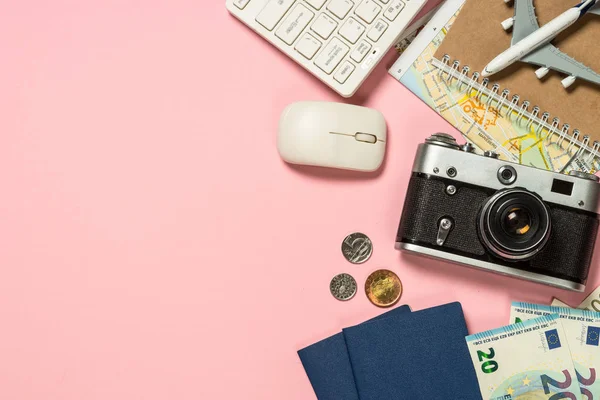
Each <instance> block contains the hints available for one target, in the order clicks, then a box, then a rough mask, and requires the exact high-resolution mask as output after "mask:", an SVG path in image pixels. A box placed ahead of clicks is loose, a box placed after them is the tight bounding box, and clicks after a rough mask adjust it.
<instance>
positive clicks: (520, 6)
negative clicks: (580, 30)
mask: <svg viewBox="0 0 600 400" xmlns="http://www.w3.org/2000/svg"><path fill="white" fill-rule="evenodd" d="M514 1H515V15H514V17H512V18H509V19H507V20H505V21H502V27H503V28H504V30H509V29H510V28H513V36H512V41H511V47H509V48H508V49H507V50H506V51H504V52H503V53H501V54H500V55H499V56H498V57H496V58H494V59H493V60H492V61H491V62H490V63H489V64H488V65H487V66H486V67H485V68H484V69H483V72H482V74H481V75H482V76H484V77H487V76H490V75H493V74H495V73H497V72H499V71H502V70H503V69H504V68H506V67H508V66H509V65H511V64H513V63H515V62H516V61H522V62H526V63H529V64H534V65H539V66H540V68H539V69H537V70H536V71H535V75H536V76H537V77H538V79H542V78H543V77H544V76H546V74H547V73H548V71H549V70H551V69H552V70H555V71H558V72H561V73H563V74H567V75H568V76H567V77H566V78H565V79H563V80H562V85H563V87H564V88H565V89H566V88H568V87H569V86H571V85H572V84H573V83H574V82H575V80H576V79H577V78H579V79H584V80H586V81H589V82H592V83H595V84H597V85H598V84H600V74H598V73H597V72H594V71H593V70H592V69H591V68H589V67H587V66H585V65H583V64H582V63H580V62H579V61H577V60H575V59H573V58H571V57H569V56H568V55H566V54H565V53H563V52H562V51H560V50H558V49H557V48H556V47H554V46H553V45H552V44H551V43H550V41H551V40H552V39H554V38H555V37H556V36H557V35H558V34H559V33H561V32H562V31H564V30H565V29H567V28H568V27H569V26H571V25H573V24H574V23H575V22H576V21H577V20H579V19H580V18H581V17H583V16H584V15H585V14H586V13H592V14H598V15H600V7H596V5H597V4H599V3H598V1H600V0H586V1H583V2H581V3H579V4H577V5H576V6H575V7H573V8H570V9H568V10H567V11H565V12H564V13H562V14H561V15H559V16H558V17H556V18H554V19H553V20H552V21H550V22H548V23H547V24H546V25H544V26H542V27H541V28H540V26H539V25H538V22H537V18H536V16H535V9H534V7H533V0H514ZM504 2H505V3H508V2H510V0H504Z"/></svg>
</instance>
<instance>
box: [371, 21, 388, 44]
mask: <svg viewBox="0 0 600 400" xmlns="http://www.w3.org/2000/svg"><path fill="white" fill-rule="evenodd" d="M387 28H388V24H386V23H385V22H383V20H382V19H378V20H377V22H376V23H375V25H373V27H372V28H371V30H369V33H367V37H368V38H369V39H371V40H372V41H374V42H376V41H378V40H379V38H381V36H382V35H383V33H384V32H385V30H386V29H387Z"/></svg>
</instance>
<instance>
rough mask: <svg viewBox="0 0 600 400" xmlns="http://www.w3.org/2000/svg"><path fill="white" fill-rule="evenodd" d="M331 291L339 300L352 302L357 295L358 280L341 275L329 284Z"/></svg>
mask: <svg viewBox="0 0 600 400" xmlns="http://www.w3.org/2000/svg"><path fill="white" fill-rule="evenodd" d="M329 291H330V292H331V294H332V295H333V297H335V298H336V299H338V300H341V301H346V300H350V299H351V298H353V297H354V295H355V294H356V280H355V279H354V278H353V277H352V276H350V275H348V274H339V275H336V276H334V277H333V279H332V280H331V283H329Z"/></svg>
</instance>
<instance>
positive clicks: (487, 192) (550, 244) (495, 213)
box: [396, 133, 600, 292]
mask: <svg viewBox="0 0 600 400" xmlns="http://www.w3.org/2000/svg"><path fill="white" fill-rule="evenodd" d="M497 157H498V156H497V154H495V153H492V152H486V153H485V155H484V156H481V155H477V154H475V153H474V148H473V146H472V145H470V144H466V145H463V146H459V145H458V144H457V143H456V140H455V139H454V138H453V137H452V136H450V135H447V134H442V133H438V134H435V135H433V136H431V137H429V138H428V139H427V140H426V141H425V143H423V144H420V145H419V147H418V150H417V154H416V157H415V161H414V165H413V169H412V176H411V179H410V183H409V185H408V191H407V193H406V199H405V202H404V209H403V211H402V218H401V221H400V226H399V228H398V234H397V236H396V248H397V249H400V250H404V251H408V252H412V253H417V254H421V255H424V256H429V257H434V258H438V259H443V260H447V261H451V262H455V263H459V264H464V265H467V266H472V267H476V268H481V269H486V270H489V271H494V272H498V273H501V274H505V275H510V276H514V277H519V278H523V279H528V280H531V281H535V282H540V283H544V284H547V285H552V286H556V287H559V288H563V289H569V290H574V291H580V292H581V291H583V290H584V289H585V282H586V280H587V277H588V272H589V269H590V262H591V260H592V253H593V250H594V244H595V241H596V234H597V232H598V213H597V206H598V200H599V196H600V184H599V183H598V181H599V179H598V177H597V176H595V175H591V174H586V173H582V172H576V171H573V172H571V173H570V174H569V175H564V174H559V173H554V172H549V171H545V170H540V169H536V168H532V167H527V166H524V165H520V164H514V163H510V162H507V161H502V160H499V159H498V158H497Z"/></svg>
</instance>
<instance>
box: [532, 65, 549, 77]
mask: <svg viewBox="0 0 600 400" xmlns="http://www.w3.org/2000/svg"><path fill="white" fill-rule="evenodd" d="M549 71H550V70H549V69H548V68H546V67H542V68H538V69H536V70H535V76H537V78H538V79H542V78H543V77H545V76H546V75H548V72H549Z"/></svg>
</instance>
